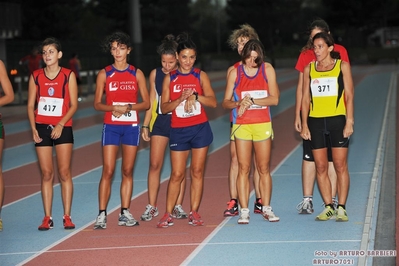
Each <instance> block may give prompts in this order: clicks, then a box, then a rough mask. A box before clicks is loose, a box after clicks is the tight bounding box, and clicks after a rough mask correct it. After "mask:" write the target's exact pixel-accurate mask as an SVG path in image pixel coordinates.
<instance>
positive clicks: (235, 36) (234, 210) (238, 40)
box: [223, 24, 262, 216]
mask: <svg viewBox="0 0 399 266" xmlns="http://www.w3.org/2000/svg"><path fill="white" fill-rule="evenodd" d="M252 39H255V40H259V37H258V34H257V33H256V31H255V29H254V28H252V27H251V26H250V25H248V24H243V25H241V26H240V27H239V28H238V29H236V30H234V31H233V32H232V33H231V35H230V37H229V40H228V43H229V45H230V47H231V48H233V50H235V49H237V52H238V54H239V55H241V51H242V49H243V48H244V45H245V44H246V43H247V42H248V41H249V40H252ZM240 65H241V60H240V61H238V62H237V63H235V64H234V65H232V66H230V67H229V68H228V69H227V75H226V78H227V77H228V76H229V73H230V72H231V71H236V70H237V67H238V66H240ZM230 118H231V119H232V113H231V116H230ZM232 126H233V123H231V127H232ZM230 157H231V158H230V168H229V192H230V200H229V201H228V202H227V208H226V210H224V212H223V215H224V216H236V215H238V200H237V199H238V194H237V175H238V161H237V153H236V145H235V143H234V138H232V136H230ZM253 175H254V189H255V203H254V213H262V200H261V196H260V189H259V173H258V170H257V167H256V160H255V159H254V173H253Z"/></svg>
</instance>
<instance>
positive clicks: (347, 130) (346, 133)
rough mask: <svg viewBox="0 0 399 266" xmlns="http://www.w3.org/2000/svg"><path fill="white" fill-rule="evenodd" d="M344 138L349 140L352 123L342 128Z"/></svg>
mask: <svg viewBox="0 0 399 266" xmlns="http://www.w3.org/2000/svg"><path fill="white" fill-rule="evenodd" d="M343 134H344V138H349V137H350V136H351V135H352V134H353V123H348V122H347V123H346V124H345V127H344V132H343Z"/></svg>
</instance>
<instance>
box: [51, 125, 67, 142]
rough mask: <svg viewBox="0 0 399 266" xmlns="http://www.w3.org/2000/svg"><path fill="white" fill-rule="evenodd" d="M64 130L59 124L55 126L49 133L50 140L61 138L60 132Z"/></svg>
mask: <svg viewBox="0 0 399 266" xmlns="http://www.w3.org/2000/svg"><path fill="white" fill-rule="evenodd" d="M63 129H64V127H63V126H62V125H61V124H57V125H55V126H54V127H53V130H52V131H51V135H50V137H51V138H52V139H59V138H60V137H61V134H62V130H63Z"/></svg>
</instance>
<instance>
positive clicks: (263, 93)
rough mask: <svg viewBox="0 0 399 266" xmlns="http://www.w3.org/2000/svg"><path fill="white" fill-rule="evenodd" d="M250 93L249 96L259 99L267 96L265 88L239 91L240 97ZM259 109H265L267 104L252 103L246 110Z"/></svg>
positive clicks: (242, 97)
mask: <svg viewBox="0 0 399 266" xmlns="http://www.w3.org/2000/svg"><path fill="white" fill-rule="evenodd" d="M248 94H249V95H250V96H251V98H254V99H261V98H265V97H267V96H268V93H267V90H256V91H243V92H241V99H244V98H245V96H246V95H248ZM259 109H267V106H261V105H257V104H252V105H251V106H250V107H249V108H248V110H259Z"/></svg>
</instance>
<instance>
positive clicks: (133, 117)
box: [111, 102, 137, 123]
mask: <svg viewBox="0 0 399 266" xmlns="http://www.w3.org/2000/svg"><path fill="white" fill-rule="evenodd" d="M112 104H113V105H127V104H129V103H122V102H114V103H112ZM131 104H135V103H131ZM111 117H112V121H119V122H133V123H134V122H137V112H136V111H135V110H131V111H130V112H127V113H125V114H123V115H121V116H120V117H115V116H113V115H112V116H111Z"/></svg>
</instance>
